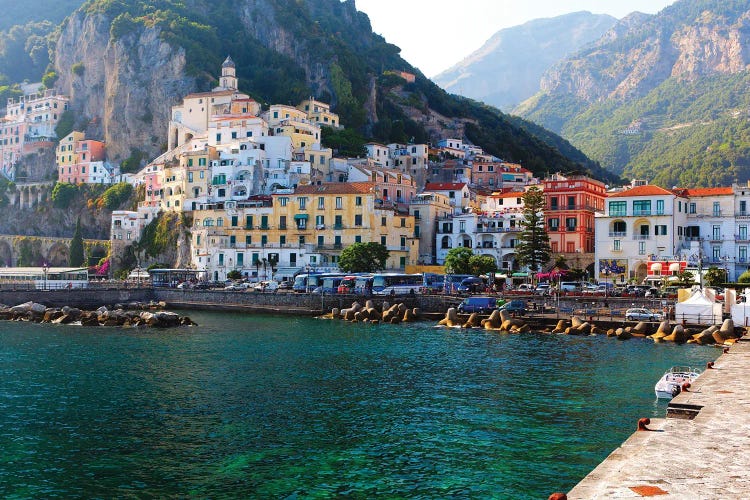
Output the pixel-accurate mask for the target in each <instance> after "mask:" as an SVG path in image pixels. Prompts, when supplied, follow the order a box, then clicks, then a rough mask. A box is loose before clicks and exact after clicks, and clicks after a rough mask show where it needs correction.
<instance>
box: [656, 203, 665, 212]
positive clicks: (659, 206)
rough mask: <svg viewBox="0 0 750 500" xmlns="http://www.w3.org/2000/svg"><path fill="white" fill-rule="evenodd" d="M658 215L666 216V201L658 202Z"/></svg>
mask: <svg viewBox="0 0 750 500" xmlns="http://www.w3.org/2000/svg"><path fill="white" fill-rule="evenodd" d="M656 215H664V200H656Z"/></svg>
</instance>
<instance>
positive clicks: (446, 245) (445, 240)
mask: <svg viewBox="0 0 750 500" xmlns="http://www.w3.org/2000/svg"><path fill="white" fill-rule="evenodd" d="M440 248H451V238H450V236H443V241H442V242H441V244H440Z"/></svg>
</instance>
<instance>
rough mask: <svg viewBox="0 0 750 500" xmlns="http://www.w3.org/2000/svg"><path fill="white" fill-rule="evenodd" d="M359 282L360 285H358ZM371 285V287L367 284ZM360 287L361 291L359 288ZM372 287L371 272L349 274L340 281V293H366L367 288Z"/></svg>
mask: <svg viewBox="0 0 750 500" xmlns="http://www.w3.org/2000/svg"><path fill="white" fill-rule="evenodd" d="M358 284H359V285H358ZM368 284H369V285H370V286H369V287H368V286H367V285H368ZM358 288H359V291H358V290H357V289H358ZM370 288H372V275H371V274H364V273H362V274H348V275H346V276H344V277H343V279H342V280H341V283H339V289H338V293H357V294H359V295H365V290H369V289H370Z"/></svg>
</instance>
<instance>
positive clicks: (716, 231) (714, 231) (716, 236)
mask: <svg viewBox="0 0 750 500" xmlns="http://www.w3.org/2000/svg"><path fill="white" fill-rule="evenodd" d="M711 239H712V240H714V241H719V240H721V226H713V227H712V228H711Z"/></svg>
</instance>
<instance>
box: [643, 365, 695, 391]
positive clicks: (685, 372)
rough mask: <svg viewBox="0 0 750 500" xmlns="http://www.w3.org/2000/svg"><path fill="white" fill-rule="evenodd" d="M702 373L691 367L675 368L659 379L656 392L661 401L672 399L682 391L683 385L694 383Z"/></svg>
mask: <svg viewBox="0 0 750 500" xmlns="http://www.w3.org/2000/svg"><path fill="white" fill-rule="evenodd" d="M700 374H701V372H700V370H698V369H697V368H691V367H689V366H673V367H672V368H670V369H669V370H667V372H666V373H665V374H664V375H663V376H662V377H661V378H660V379H659V381H658V382H657V383H656V386H654V392H655V393H656V397H657V398H659V399H672V398H673V397H675V396H676V395H678V394H679V393H680V391H681V390H682V384H685V383H692V382H693V381H694V380H695V379H696V378H698V375H700Z"/></svg>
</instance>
